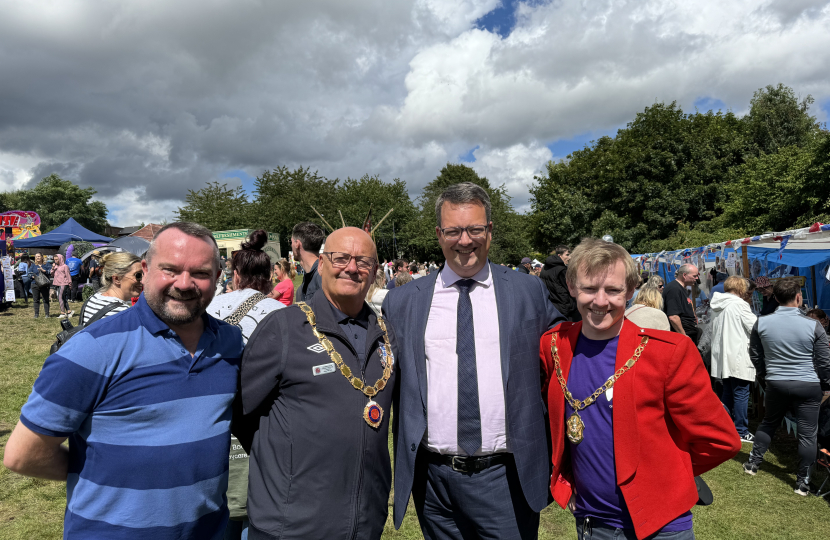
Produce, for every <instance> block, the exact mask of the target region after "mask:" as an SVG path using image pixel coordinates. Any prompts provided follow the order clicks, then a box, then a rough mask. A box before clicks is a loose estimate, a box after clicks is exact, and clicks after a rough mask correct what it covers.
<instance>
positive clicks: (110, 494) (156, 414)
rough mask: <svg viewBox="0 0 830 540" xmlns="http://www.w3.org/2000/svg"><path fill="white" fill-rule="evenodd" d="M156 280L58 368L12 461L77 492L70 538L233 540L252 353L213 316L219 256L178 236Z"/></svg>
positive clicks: (10, 448)
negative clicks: (238, 448)
mask: <svg viewBox="0 0 830 540" xmlns="http://www.w3.org/2000/svg"><path fill="white" fill-rule="evenodd" d="M142 268H143V271H144V279H143V284H144V293H143V294H142V296H141V297H140V298H139V301H138V303H137V304H136V305H135V306H134V307H133V308H131V309H128V310H126V311H124V312H122V313H119V314H117V315H115V316H113V317H108V318H106V319H103V320H101V321H99V322H97V323H95V324H93V325H91V326H90V327H89V328H87V329H85V330H83V331H82V332H80V333H78V334H77V335H75V336H74V337H73V338H72V339H71V340H69V341H68V342H67V343H66V344H65V345H64V346H63V347H61V349H60V350H59V351H58V352H57V353H55V354H53V355H51V356H49V357H48V358H47V359H46V362H45V364H44V366H43V370H42V371H41V373H40V376H39V377H38V378H37V380H36V381H35V385H34V388H33V389H32V393H31V395H30V396H29V400H28V402H27V403H26V404H25V405H24V406H23V410H22V411H21V414H20V422H18V424H17V426H16V427H15V429H14V432H13V433H12V435H11V437H10V438H9V441H8V444H7V446H6V453H5V456H4V460H3V462H4V464H5V465H6V467H8V468H9V469H11V470H13V471H15V472H17V473H20V474H23V475H26V476H34V477H39V478H47V479H51V480H62V481H63V480H65V481H66V484H67V485H66V488H67V489H66V499H67V500H66V515H65V518H64V538H107V539H114V538H131V539H132V538H153V539H154V540H156V539H163V538H164V539H166V538H171V539H172V538H176V539H184V538H193V539H200V540H201V539H211V538H214V539H219V538H221V537H222V534H223V531H224V529H225V524H226V522H227V519H228V510H227V500H226V498H225V491H226V490H227V485H228V451H229V448H230V419H231V403H232V401H233V398H234V394H235V392H236V387H237V377H238V372H239V358H240V356H241V353H242V336H241V334H240V332H239V329H238V328H236V327H234V326H231V325H228V324H226V323H223V322H220V321H217V320H215V319H213V318H211V317H209V316H208V315H206V314H205V309H206V308H207V306H208V304H209V303H210V301H211V299H212V298H213V293H214V289H215V284H216V280H217V279H218V277H219V274H220V272H221V269H220V267H219V250H218V248H217V246H216V242H215V241H214V240H213V237H212V236H211V233H210V231H209V230H207V229H205V228H204V227H202V226H200V225H195V224H192V223H172V224H170V225H168V226H166V227H164V228H163V229H161V231H159V233H158V234H157V235H156V237H155V239H154V240H153V243H152V245H151V247H150V250H149V251H148V252H147V255H146V259H145V260H144V261H143V262H142ZM67 438H68V439H69V448H68V449H67V448H66V447H64V446H61V443H62V442H63V441H65V440H66V439H67Z"/></svg>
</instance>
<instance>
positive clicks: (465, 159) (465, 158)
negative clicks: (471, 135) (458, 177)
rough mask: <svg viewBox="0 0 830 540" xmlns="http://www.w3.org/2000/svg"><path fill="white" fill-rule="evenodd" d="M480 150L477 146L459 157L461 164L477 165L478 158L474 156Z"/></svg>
mask: <svg viewBox="0 0 830 540" xmlns="http://www.w3.org/2000/svg"><path fill="white" fill-rule="evenodd" d="M478 149H479V145H476V146H475V147H474V148H470V150H469V151H468V152H467V153H466V154H461V155H460V156H458V159H459V161H461V163H475V162H476V157H475V155H473V152H475V151H476V150H478Z"/></svg>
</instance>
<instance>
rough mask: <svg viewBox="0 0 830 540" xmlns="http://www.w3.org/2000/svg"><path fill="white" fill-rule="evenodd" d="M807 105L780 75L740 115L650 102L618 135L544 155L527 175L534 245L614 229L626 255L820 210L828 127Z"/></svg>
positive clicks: (778, 224)
mask: <svg viewBox="0 0 830 540" xmlns="http://www.w3.org/2000/svg"><path fill="white" fill-rule="evenodd" d="M812 102H813V98H812V97H811V96H807V97H806V98H805V99H803V100H801V101H800V102H799V101H798V99H797V98H796V96H795V93H794V92H793V91H792V89H790V88H788V87H786V86H784V85H781V84H779V85H778V86H777V87H773V86H767V87H766V88H762V89H760V90H758V91H757V92H755V95H754V96H753V98H752V101H751V104H750V111H749V113H748V114H747V115H746V116H744V117H743V118H739V117H737V116H736V115H734V114H733V113H732V112H731V111H728V112H725V113H724V112H717V113H715V112H713V111H708V112H705V113H703V112H695V113H692V114H686V113H684V112H683V111H682V110H681V109H680V107H679V106H678V105H677V104H676V103H671V104H668V105H667V104H665V103H655V104H654V105H652V106H650V107H647V108H646V109H645V110H644V111H643V112H641V113H638V114H637V115H636V117H635V118H634V120H633V121H632V122H630V123H629V124H627V125H626V127H625V128H623V129H620V130H619V131H618V132H617V135H616V136H615V137H613V138H612V137H602V138H600V139H598V140H596V141H593V142H592V143H591V144H590V145H588V146H586V147H585V148H583V149H581V150H577V151H575V152H573V153H572V154H570V155H569V156H568V158H567V159H565V160H560V161H558V162H553V161H551V162H549V163H548V165H547V170H546V174H543V175H540V176H537V177H536V178H535V180H536V183H535V184H534V186H533V188H532V189H531V195H532V198H531V207H532V210H533V211H532V215H531V216H530V221H531V231H532V241H533V244H534V246H535V247H536V248H537V249H539V250H540V251H547V250H549V249H550V247H551V246H553V245H556V244H559V243H566V244H570V245H574V244H576V243H578V242H579V240H580V239H581V238H583V237H585V236H602V235H604V234H611V235H612V236H613V237H614V240H615V241H616V242H618V243H620V244H621V245H623V246H624V247H626V248H627V249H628V250H629V251H631V252H637V253H642V252H654V251H660V250H662V249H678V248H681V247H689V246H695V245H704V244H707V243H710V242H716V241H724V240H728V239H734V238H736V237H739V236H742V235H744V234H747V233H752V234H755V233H759V232H764V231H766V230H770V229H775V230H783V229H786V228H789V227H792V226H794V225H796V224H798V223H802V222H806V221H809V220H811V219H814V218H815V217H816V216H820V215H823V214H824V213H826V212H828V211H830V209H829V208H828V207H827V205H828V203H827V199H826V197H823V196H822V194H823V193H825V194H826V193H827V187H828V186H827V183H828V179H827V173H828V169H827V156H826V154H827V144H826V142H824V141H826V139H827V132H826V131H825V130H822V129H820V127H819V126H818V124H817V123H816V121H815V118H813V117H812V116H810V115H809V111H808V109H809V105H810V104H811V103H812ZM822 190H823V191H822Z"/></svg>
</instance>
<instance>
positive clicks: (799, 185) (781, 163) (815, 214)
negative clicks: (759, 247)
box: [724, 130, 830, 234]
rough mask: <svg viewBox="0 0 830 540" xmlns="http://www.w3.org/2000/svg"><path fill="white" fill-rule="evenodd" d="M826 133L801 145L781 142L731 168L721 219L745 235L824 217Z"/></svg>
mask: <svg viewBox="0 0 830 540" xmlns="http://www.w3.org/2000/svg"><path fill="white" fill-rule="evenodd" d="M828 213H830V133H829V132H827V131H824V130H821V131H819V132H817V133H816V134H815V135H814V136H812V137H811V141H809V142H808V143H807V144H805V145H804V146H795V145H792V146H785V147H782V148H780V149H779V150H778V152H777V153H773V154H761V155H759V156H758V157H754V158H751V159H749V160H748V161H747V162H746V163H745V164H744V165H743V166H741V167H740V168H739V170H738V172H737V178H736V180H735V182H734V183H733V184H732V186H731V189H730V199H729V201H728V202H727V203H726V204H725V205H724V219H725V221H726V223H728V224H730V225H732V226H734V227H741V228H743V229H745V230H747V231H748V233H749V234H759V233H762V232H769V231H784V230H787V229H790V228H793V227H805V226H808V225H810V224H812V223H814V222H816V221H822V222H825V221H828V220H829V219H828Z"/></svg>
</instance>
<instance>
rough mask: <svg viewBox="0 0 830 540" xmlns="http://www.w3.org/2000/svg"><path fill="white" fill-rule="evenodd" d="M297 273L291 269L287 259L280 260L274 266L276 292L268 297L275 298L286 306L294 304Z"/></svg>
mask: <svg viewBox="0 0 830 540" xmlns="http://www.w3.org/2000/svg"><path fill="white" fill-rule="evenodd" d="M296 276H297V272H296V271H295V270H294V268H292V267H291V263H289V262H288V261H287V260H286V259H280V260H279V261H278V262H277V264H275V265H274V280H275V281H276V283H275V284H274V290H272V291H271V293H270V294H269V295H268V298H273V299H274V300H277V301H279V302H282V303H283V304H285V305H286V306H290V305H291V304H293V303H294V278H295V277H296Z"/></svg>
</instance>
